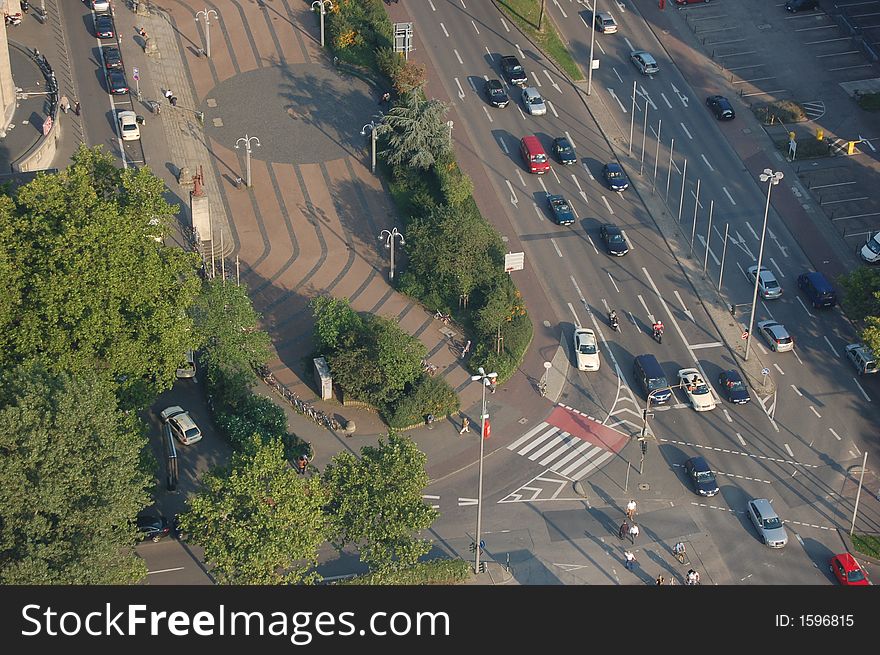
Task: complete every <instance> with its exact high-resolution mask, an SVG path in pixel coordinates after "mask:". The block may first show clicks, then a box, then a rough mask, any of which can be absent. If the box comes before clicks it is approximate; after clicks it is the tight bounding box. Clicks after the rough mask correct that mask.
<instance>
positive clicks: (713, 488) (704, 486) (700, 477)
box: [684, 457, 718, 496]
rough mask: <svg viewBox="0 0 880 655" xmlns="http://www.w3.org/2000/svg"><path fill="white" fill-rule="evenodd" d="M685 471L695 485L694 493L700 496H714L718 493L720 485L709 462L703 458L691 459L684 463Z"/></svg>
mask: <svg viewBox="0 0 880 655" xmlns="http://www.w3.org/2000/svg"><path fill="white" fill-rule="evenodd" d="M684 470H685V471H686V472H687V476H688V478H690V481H691V484H693V485H694V491H696V492H697V493H698V494H699V495H700V496H714V495H715V494H717V493H718V483H717V482H716V481H715V474H714V473H713V472H712V469H711V468H709V464H708V462H706V460H705V459H703V458H702V457H691V458H690V459H689V460H688V461H686V462H685V463H684Z"/></svg>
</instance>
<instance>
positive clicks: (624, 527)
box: [617, 521, 629, 541]
mask: <svg viewBox="0 0 880 655" xmlns="http://www.w3.org/2000/svg"><path fill="white" fill-rule="evenodd" d="M627 534H629V523H627V522H626V521H624V522H623V523H621V524H620V530H618V531H617V538H618V539H620V540H621V541H623V540H624V539H626V535H627Z"/></svg>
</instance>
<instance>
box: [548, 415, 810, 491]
mask: <svg viewBox="0 0 880 655" xmlns="http://www.w3.org/2000/svg"><path fill="white" fill-rule="evenodd" d="M655 409H659V407H656V408H655ZM545 425H546V424H545ZM736 436H738V437H739V438H740V441H743V439H742V435H740V433H739V432H737V433H736ZM659 441H663V442H666V443H670V444H673V445H679V446H688V447H690V448H699V449H701V450H711V451H713V452H716V453H727V454H728V455H739V456H741V457H751V458H752V459H763V460H766V461H768V462H777V463H779V464H792V465H794V466H800V467H803V468H808V469H816V468H819V466H820V465H819V464H807V463H805V462H799V461H797V460H791V459H782V458H780V457H768V456H766V455H756V454H754V453H747V452H744V451H741V450H731V449H730V448H718V447H717V446H704V445H703V444H699V443H691V442H689V441H676V440H675V439H664V438H663V437H660V439H659ZM672 466H674V467H680V466H684V465H683V464H673V465H672ZM728 475H729V474H728Z"/></svg>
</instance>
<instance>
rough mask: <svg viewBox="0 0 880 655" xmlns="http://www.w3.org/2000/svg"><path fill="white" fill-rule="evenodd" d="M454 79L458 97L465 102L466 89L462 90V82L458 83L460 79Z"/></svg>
mask: <svg viewBox="0 0 880 655" xmlns="http://www.w3.org/2000/svg"><path fill="white" fill-rule="evenodd" d="M452 79H454V80H455V86H457V87H458V97H459V98H460V99H461V100H464V89H462V88H461V82H459V81H458V78H457V77H454V78H452ZM471 84H473V82H471Z"/></svg>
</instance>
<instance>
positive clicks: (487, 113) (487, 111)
mask: <svg viewBox="0 0 880 655" xmlns="http://www.w3.org/2000/svg"><path fill="white" fill-rule="evenodd" d="M483 111H484V112H486V118H488V119H489V122H490V123H494V122H495V120H494V119H493V118H492V114H490V113H489V110H488V109H486V105H483ZM501 143H504V141H502V142H501ZM504 151H505V152H507V147H506V146H505V149H504Z"/></svg>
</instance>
